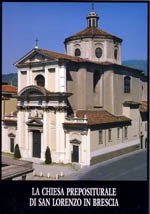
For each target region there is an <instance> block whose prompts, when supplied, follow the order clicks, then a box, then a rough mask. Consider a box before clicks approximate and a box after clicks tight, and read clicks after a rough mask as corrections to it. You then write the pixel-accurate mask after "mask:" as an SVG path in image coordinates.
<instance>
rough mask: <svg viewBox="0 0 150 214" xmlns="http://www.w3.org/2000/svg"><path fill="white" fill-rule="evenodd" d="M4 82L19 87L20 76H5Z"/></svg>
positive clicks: (12, 74)
mask: <svg viewBox="0 0 150 214" xmlns="http://www.w3.org/2000/svg"><path fill="white" fill-rule="evenodd" d="M2 82H7V83H8V84H9V85H14V86H17V85H18V74H17V73H10V74H3V75H2Z"/></svg>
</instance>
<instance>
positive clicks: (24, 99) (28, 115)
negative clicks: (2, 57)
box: [3, 10, 147, 166]
mask: <svg viewBox="0 0 150 214" xmlns="http://www.w3.org/2000/svg"><path fill="white" fill-rule="evenodd" d="M86 19H87V26H86V28H85V29H83V30H82V31H80V32H78V33H75V34H74V35H72V36H70V37H68V38H66V39H65V41H64V45H65V50H66V53H65V54H62V53H56V52H53V51H49V50H43V49H42V48H39V47H38V46H36V47H35V48H34V49H32V50H31V51H30V52H29V53H27V54H26V55H25V56H23V57H22V58H21V59H20V60H18V61H17V62H16V63H15V66H16V67H17V69H18V93H17V96H16V98H17V130H16V140H15V142H16V143H17V144H18V145H19V148H20V152H21V156H22V158H23V159H25V160H30V161H33V162H38V161H39V162H43V161H44V160H45V151H46V148H47V147H49V148H50V152H51V157H52V161H53V162H56V163H78V164H80V165H82V166H88V165H91V164H95V163H97V162H100V161H103V160H106V159H109V158H112V157H115V156H118V155H121V154H124V153H128V152H131V151H134V150H137V149H143V148H145V147H146V146H147V77H146V76H145V74H144V72H143V71H141V70H138V69H135V68H131V67H127V66H124V65H122V64H121V44H122V41H123V40H122V39H121V38H119V37H117V36H115V35H112V34H110V33H107V32H106V31H104V30H102V29H101V28H99V16H98V14H97V13H96V12H94V11H93V10H92V11H91V12H90V13H89V14H88V16H87V18H86ZM4 122H5V121H4ZM3 143H6V142H3ZM7 144H9V140H8V142H7ZM7 152H8V151H7Z"/></svg>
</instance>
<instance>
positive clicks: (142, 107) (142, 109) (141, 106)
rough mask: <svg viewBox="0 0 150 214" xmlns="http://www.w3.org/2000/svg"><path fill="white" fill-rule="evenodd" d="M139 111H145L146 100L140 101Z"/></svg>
mask: <svg viewBox="0 0 150 214" xmlns="http://www.w3.org/2000/svg"><path fill="white" fill-rule="evenodd" d="M140 112H141V113H144V112H147V101H142V102H141V105H140Z"/></svg>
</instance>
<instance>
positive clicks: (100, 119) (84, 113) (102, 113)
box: [65, 110, 131, 125]
mask: <svg viewBox="0 0 150 214" xmlns="http://www.w3.org/2000/svg"><path fill="white" fill-rule="evenodd" d="M71 117H72V116H71ZM76 117H77V118H85V117H86V118H87V120H88V125H100V124H110V123H118V122H130V121H131V119H129V118H127V117H125V116H115V115H113V114H111V113H109V112H108V111H106V110H78V111H77V112H76ZM65 124H68V123H65ZM80 125H81V124H80ZM84 125H85V123H84Z"/></svg>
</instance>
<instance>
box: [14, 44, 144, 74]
mask: <svg viewBox="0 0 150 214" xmlns="http://www.w3.org/2000/svg"><path fill="white" fill-rule="evenodd" d="M34 52H36V53H39V54H43V55H45V56H48V57H50V58H55V59H57V60H61V59H62V60H69V61H72V62H81V63H94V64H97V65H101V66H113V67H114V68H116V69H117V68H119V69H120V68H121V69H125V70H129V71H133V72H138V74H139V73H141V74H142V75H144V74H143V71H141V70H139V69H136V68H132V67H127V66H124V65H120V64H115V63H112V62H109V61H104V62H98V61H92V60H89V59H84V58H81V57H76V56H70V55H67V54H62V53H57V52H54V51H48V50H44V49H41V48H34V49H32V50H31V51H30V52H29V53H27V54H26V55H25V56H24V57H22V58H21V59H20V60H18V61H17V62H16V63H15V65H16V66H18V65H22V61H23V60H24V59H25V58H26V57H28V56H29V55H30V54H33V53H34ZM44 62H45V61H44ZM32 63H33V62H32ZM34 63H37V62H34ZM26 64H28V63H26ZM29 64H30V62H29Z"/></svg>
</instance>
